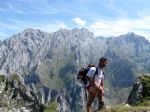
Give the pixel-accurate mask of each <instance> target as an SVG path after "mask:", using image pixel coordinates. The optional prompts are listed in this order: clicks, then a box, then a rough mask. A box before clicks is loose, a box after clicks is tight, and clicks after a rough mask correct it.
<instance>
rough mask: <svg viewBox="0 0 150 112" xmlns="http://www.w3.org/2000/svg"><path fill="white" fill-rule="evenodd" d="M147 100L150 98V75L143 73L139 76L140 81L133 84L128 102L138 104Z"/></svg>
mask: <svg viewBox="0 0 150 112" xmlns="http://www.w3.org/2000/svg"><path fill="white" fill-rule="evenodd" d="M146 100H150V76H148V75H143V76H141V77H139V78H138V81H137V82H136V83H135V84H134V85H133V88H132V91H131V92H130V94H129V97H128V100H127V103H128V104H130V105H137V104H139V103H142V102H144V101H146Z"/></svg>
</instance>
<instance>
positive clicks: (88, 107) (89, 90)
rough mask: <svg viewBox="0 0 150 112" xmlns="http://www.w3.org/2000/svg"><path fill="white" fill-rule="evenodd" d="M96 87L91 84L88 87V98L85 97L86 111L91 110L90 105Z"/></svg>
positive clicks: (89, 111)
mask: <svg viewBox="0 0 150 112" xmlns="http://www.w3.org/2000/svg"><path fill="white" fill-rule="evenodd" d="M96 93H97V92H96V89H95V87H93V86H91V87H90V88H89V89H88V98H87V105H86V108H87V112H92V111H91V105H92V103H93V101H94V98H95V96H96Z"/></svg>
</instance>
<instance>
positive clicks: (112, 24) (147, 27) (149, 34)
mask: <svg viewBox="0 0 150 112" xmlns="http://www.w3.org/2000/svg"><path fill="white" fill-rule="evenodd" d="M149 20H150V16H145V17H142V18H139V19H132V20H131V19H128V18H120V19H119V20H116V21H109V20H98V21H96V22H94V23H93V24H91V25H90V26H89V29H90V30H91V31H93V33H94V34H95V36H100V35H102V36H118V35H121V34H126V33H129V32H134V33H136V34H138V35H141V36H146V38H147V39H149V40H150V21H149Z"/></svg>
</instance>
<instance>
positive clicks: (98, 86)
mask: <svg viewBox="0 0 150 112" xmlns="http://www.w3.org/2000/svg"><path fill="white" fill-rule="evenodd" d="M94 84H95V87H96V88H97V89H98V90H100V91H101V92H102V95H103V96H104V93H105V92H104V88H103V87H102V86H100V85H97V84H96V82H95V83H94Z"/></svg>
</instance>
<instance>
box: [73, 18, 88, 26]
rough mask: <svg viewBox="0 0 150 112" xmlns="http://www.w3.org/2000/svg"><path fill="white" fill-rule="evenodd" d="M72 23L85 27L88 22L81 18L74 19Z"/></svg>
mask: <svg viewBox="0 0 150 112" xmlns="http://www.w3.org/2000/svg"><path fill="white" fill-rule="evenodd" d="M72 21H73V22H74V23H75V24H77V25H80V26H84V25H85V24H86V21H85V20H83V19H81V18H73V19H72Z"/></svg>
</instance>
